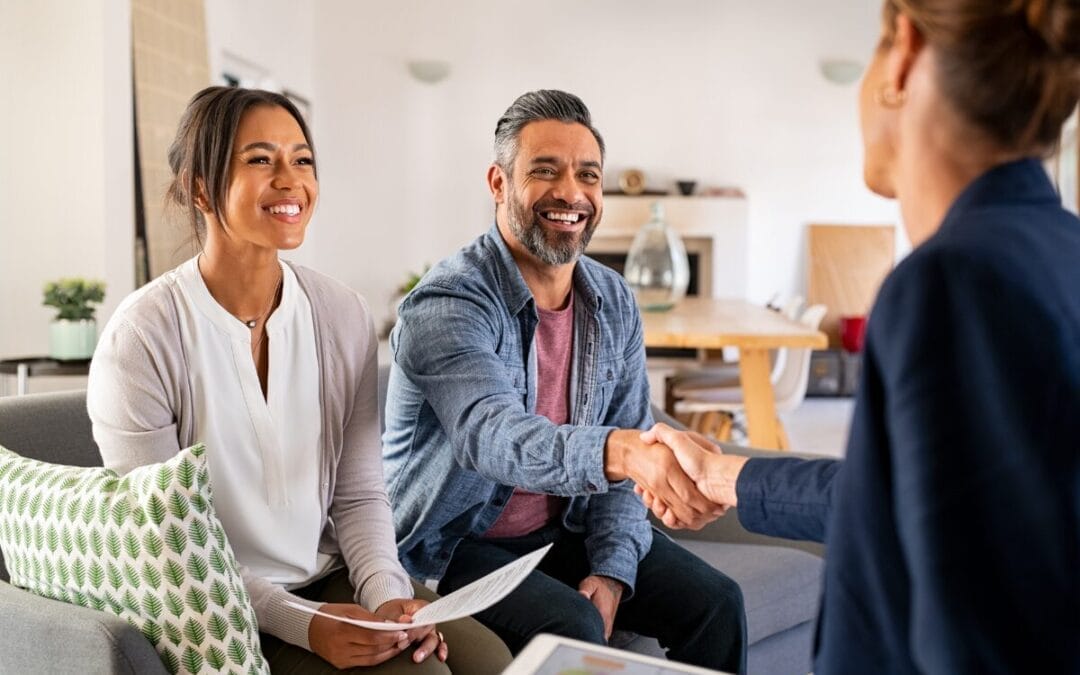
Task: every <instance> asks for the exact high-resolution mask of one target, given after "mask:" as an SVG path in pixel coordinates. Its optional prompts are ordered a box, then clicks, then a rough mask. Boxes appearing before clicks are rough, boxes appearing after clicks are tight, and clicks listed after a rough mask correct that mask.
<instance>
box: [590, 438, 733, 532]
mask: <svg viewBox="0 0 1080 675" xmlns="http://www.w3.org/2000/svg"><path fill="white" fill-rule="evenodd" d="M746 461H747V458H746V457H738V456H734V455H725V454H723V452H722V451H721V450H720V448H719V446H717V445H716V444H715V443H713V442H712V441H710V440H709V439H707V438H706V437H704V436H702V435H701V434H698V433H695V432H691V431H677V430H675V429H673V428H671V427H670V426H668V425H666V424H657V425H655V426H653V428H652V429H649V430H648V431H644V432H641V431H637V430H631V429H623V430H619V431H615V432H612V434H611V436H609V438H608V445H607V451H606V456H605V467H606V472H607V474H608V478H610V479H613V480H621V479H623V478H630V479H631V480H633V481H634V482H635V483H636V484H637V486H636V487H635V488H634V490H635V492H637V493H638V494H639V495H640V496H641V499H642V501H643V502H644V503H645V506H647V507H649V508H650V509H651V510H652V512H653V514H654V515H655V516H656V517H657V518H659V519H660V520H661V521H662V522H663V523H664V525H666V526H668V527H671V528H689V529H694V530H697V529H700V528H702V527H704V526H705V525H706V524H708V523H710V522H712V521H713V520H716V519H717V518H719V517H720V516H722V515H724V513H725V512H727V510H728V509H729V508H731V507H732V506H736V505H737V504H738V496H737V495H736V492H735V483H736V481H737V480H738V477H739V472H740V471H741V470H742V467H743V465H744V464H745V463H746Z"/></svg>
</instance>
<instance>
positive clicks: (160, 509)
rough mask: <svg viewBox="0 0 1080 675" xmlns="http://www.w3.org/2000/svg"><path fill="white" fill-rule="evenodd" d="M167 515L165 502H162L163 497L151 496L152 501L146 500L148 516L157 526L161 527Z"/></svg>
mask: <svg viewBox="0 0 1080 675" xmlns="http://www.w3.org/2000/svg"><path fill="white" fill-rule="evenodd" d="M167 513H168V511H167V510H166V509H165V502H163V501H161V497H158V496H157V495H150V499H148V500H146V515H148V516H150V520H151V521H153V523H154V524H155V525H161V523H162V522H163V521H164V520H165V515H166V514H167Z"/></svg>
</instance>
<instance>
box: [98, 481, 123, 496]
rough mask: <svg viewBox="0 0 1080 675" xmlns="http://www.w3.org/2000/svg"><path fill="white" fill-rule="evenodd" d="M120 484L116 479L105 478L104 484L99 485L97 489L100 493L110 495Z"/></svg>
mask: <svg viewBox="0 0 1080 675" xmlns="http://www.w3.org/2000/svg"><path fill="white" fill-rule="evenodd" d="M119 484H120V481H119V480H118V479H116V478H106V479H105V482H104V483H102V484H101V487H100V488H99V489H100V490H101V492H102V493H104V494H107V495H110V494H112V493H114V492H116V487H117V486H118V485H119Z"/></svg>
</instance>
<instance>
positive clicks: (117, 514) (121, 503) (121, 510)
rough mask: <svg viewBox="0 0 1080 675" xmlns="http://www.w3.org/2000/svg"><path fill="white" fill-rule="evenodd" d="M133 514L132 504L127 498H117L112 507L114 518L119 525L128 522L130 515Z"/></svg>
mask: <svg viewBox="0 0 1080 675" xmlns="http://www.w3.org/2000/svg"><path fill="white" fill-rule="evenodd" d="M130 515H131V504H129V503H128V501H127V500H126V499H120V500H117V502H116V503H115V504H113V507H112V519H113V522H114V523H115V524H116V526H117V527H120V526H121V525H123V524H124V523H126V522H127V519H128V516H130Z"/></svg>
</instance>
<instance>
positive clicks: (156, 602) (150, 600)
mask: <svg viewBox="0 0 1080 675" xmlns="http://www.w3.org/2000/svg"><path fill="white" fill-rule="evenodd" d="M142 608H143V611H144V612H146V613H147V614H149V615H150V616H152V617H154V618H155V619H157V618H159V617H160V616H161V612H162V610H163V606H162V604H161V599H160V598H158V597H157V595H156V594H155V593H154V592H152V591H147V592H146V593H143V600H142Z"/></svg>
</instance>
